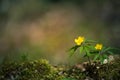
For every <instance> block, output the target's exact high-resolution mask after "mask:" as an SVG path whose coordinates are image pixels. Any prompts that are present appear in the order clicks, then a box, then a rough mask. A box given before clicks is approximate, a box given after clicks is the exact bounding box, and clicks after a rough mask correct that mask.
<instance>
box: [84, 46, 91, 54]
mask: <svg viewBox="0 0 120 80" xmlns="http://www.w3.org/2000/svg"><path fill="white" fill-rule="evenodd" d="M84 49H85V51H86V53H87V56H90V52H89V49H88V48H87V47H84Z"/></svg>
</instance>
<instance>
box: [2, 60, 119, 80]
mask: <svg viewBox="0 0 120 80" xmlns="http://www.w3.org/2000/svg"><path fill="white" fill-rule="evenodd" d="M119 66H120V58H116V59H115V60H114V61H113V62H111V63H108V64H100V63H99V62H93V63H92V64H91V65H90V64H84V65H83V68H84V69H85V70H82V69H81V68H80V65H79V66H76V65H74V66H53V65H51V64H49V62H48V61H47V60H45V59H40V60H35V61H25V62H21V63H20V62H19V63H18V62H17V63H16V62H7V63H4V64H2V65H1V66H0V80H84V79H88V80H91V79H92V80H102V79H105V80H111V79H112V80H119V79H120V67H119Z"/></svg>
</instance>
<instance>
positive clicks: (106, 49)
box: [103, 47, 111, 52]
mask: <svg viewBox="0 0 120 80" xmlns="http://www.w3.org/2000/svg"><path fill="white" fill-rule="evenodd" d="M110 49H111V47H108V48H104V50H103V52H106V51H108V50H110Z"/></svg>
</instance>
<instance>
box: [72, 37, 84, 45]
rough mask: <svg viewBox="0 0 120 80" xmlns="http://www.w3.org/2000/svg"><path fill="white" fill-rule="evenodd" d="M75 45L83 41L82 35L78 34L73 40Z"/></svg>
mask: <svg viewBox="0 0 120 80" xmlns="http://www.w3.org/2000/svg"><path fill="white" fill-rule="evenodd" d="M74 41H75V43H76V44H77V45H81V44H82V43H83V41H84V37H82V36H79V37H78V38H77V39H75V40H74Z"/></svg>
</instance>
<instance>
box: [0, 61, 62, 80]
mask: <svg viewBox="0 0 120 80" xmlns="http://www.w3.org/2000/svg"><path fill="white" fill-rule="evenodd" d="M0 68H1V70H0V80H7V79H10V80H59V79H60V78H61V76H59V75H57V73H58V72H57V70H55V69H54V68H53V67H52V66H51V65H50V64H49V63H48V61H47V60H45V59H40V60H35V61H27V62H23V63H15V62H11V63H5V64H3V65H1V67H0Z"/></svg>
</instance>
